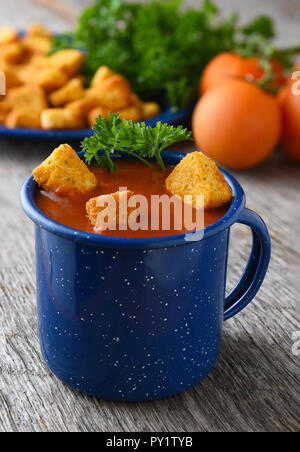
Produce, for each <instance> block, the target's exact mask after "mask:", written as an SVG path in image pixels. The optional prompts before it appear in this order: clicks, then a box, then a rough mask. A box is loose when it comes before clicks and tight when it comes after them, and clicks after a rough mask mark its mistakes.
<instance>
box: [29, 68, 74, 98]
mask: <svg viewBox="0 0 300 452" xmlns="http://www.w3.org/2000/svg"><path fill="white" fill-rule="evenodd" d="M67 82H68V77H67V75H66V74H65V73H64V72H63V71H61V70H60V69H57V68H54V67H46V68H44V69H41V70H40V71H36V76H35V79H34V83H36V84H37V85H39V86H40V87H41V88H43V89H44V90H45V91H47V92H51V91H55V90H57V89H60V88H62V87H63V86H64V85H66V84H67Z"/></svg>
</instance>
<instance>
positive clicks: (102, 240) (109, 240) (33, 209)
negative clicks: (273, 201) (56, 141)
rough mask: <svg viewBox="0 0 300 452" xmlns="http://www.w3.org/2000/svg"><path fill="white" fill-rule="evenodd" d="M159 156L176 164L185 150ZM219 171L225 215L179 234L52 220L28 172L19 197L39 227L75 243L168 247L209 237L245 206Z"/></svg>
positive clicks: (233, 184)
mask: <svg viewBox="0 0 300 452" xmlns="http://www.w3.org/2000/svg"><path fill="white" fill-rule="evenodd" d="M77 154H78V155H79V157H81V158H82V156H83V152H78V153H77ZM115 155H117V156H118V157H120V158H125V159H126V158H128V156H125V155H124V154H122V153H118V152H116V153H115ZM162 156H163V157H164V159H165V161H166V163H169V164H170V163H171V164H177V163H179V162H180V160H182V159H183V158H184V157H185V156H186V154H185V153H181V152H177V151H172V150H164V151H163V152H162ZM219 169H220V170H221V171H222V173H223V174H224V176H225V179H226V181H227V182H228V184H229V186H230V189H231V191H232V194H233V199H232V201H231V204H230V206H229V208H228V210H227V211H226V213H225V215H224V216H223V217H222V218H220V219H219V220H217V221H216V222H214V223H212V224H210V225H208V226H205V227H204V228H201V229H199V230H197V231H190V232H186V233H181V234H175V235H169V236H161V237H144V238H134V237H117V236H108V235H100V234H95V233H88V232H86V231H81V230H79V229H74V228H71V227H69V226H66V225H64V224H62V223H58V222H57V221H55V220H52V219H51V218H50V217H48V216H47V215H45V214H44V213H43V212H42V211H41V210H40V209H39V208H38V207H37V205H36V202H35V194H36V192H37V189H38V185H37V183H36V182H35V180H34V178H33V176H32V175H30V176H29V177H28V178H27V179H26V181H25V182H24V184H23V186H22V188H21V192H20V201H21V205H22V208H23V210H24V212H25V213H26V215H27V216H28V217H29V218H30V219H31V220H32V221H33V222H34V223H35V224H36V225H37V226H39V227H40V228H43V229H45V230H47V231H48V232H51V233H52V234H55V235H58V236H60V237H63V238H65V239H67V240H70V241H73V242H74V241H75V242H78V243H82V244H84V245H89V246H97V247H102V248H128V249H135V248H144V249H147V248H168V247H172V246H180V245H187V244H192V243H193V242H198V241H201V240H205V239H206V238H208V237H211V236H213V235H215V234H218V233H220V232H222V231H224V230H225V229H228V228H229V227H230V226H232V224H234V223H235V222H236V221H237V219H238V217H239V215H240V212H241V211H242V210H243V209H244V207H245V202H246V200H245V193H244V190H243V189H242V187H241V185H240V184H239V182H238V181H237V180H236V179H235V177H234V176H232V174H230V173H229V172H228V171H226V170H225V169H224V168H222V167H219ZM197 232H198V233H199V232H203V234H200V235H201V238H200V239H197V240H194V239H193V238H192V235H193V234H194V235H195V234H196V233H197Z"/></svg>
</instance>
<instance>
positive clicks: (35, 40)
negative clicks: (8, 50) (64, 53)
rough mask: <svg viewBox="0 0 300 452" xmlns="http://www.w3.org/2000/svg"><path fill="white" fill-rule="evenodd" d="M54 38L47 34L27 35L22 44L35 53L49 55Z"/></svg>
mask: <svg viewBox="0 0 300 452" xmlns="http://www.w3.org/2000/svg"><path fill="white" fill-rule="evenodd" d="M51 43H52V39H50V38H47V37H45V36H25V38H23V39H22V44H23V46H24V47H25V49H26V50H27V51H28V52H30V53H33V54H37V55H47V54H48V53H49V52H50V49H51Z"/></svg>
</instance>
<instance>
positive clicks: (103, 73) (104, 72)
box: [91, 66, 115, 87]
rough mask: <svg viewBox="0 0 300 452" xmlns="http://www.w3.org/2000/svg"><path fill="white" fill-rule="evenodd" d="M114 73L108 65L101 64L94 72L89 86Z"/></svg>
mask: <svg viewBox="0 0 300 452" xmlns="http://www.w3.org/2000/svg"><path fill="white" fill-rule="evenodd" d="M114 74H115V73H114V72H113V71H112V70H111V69H110V68H109V67H108V66H101V67H99V69H98V71H97V72H96V73H95V75H94V77H93V79H92V81H91V86H94V87H95V86H97V85H99V84H100V83H102V82H103V80H106V79H107V78H109V77H111V76H112V75H114Z"/></svg>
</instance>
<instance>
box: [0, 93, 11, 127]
mask: <svg viewBox="0 0 300 452" xmlns="http://www.w3.org/2000/svg"><path fill="white" fill-rule="evenodd" d="M10 111H11V106H10V105H9V104H8V103H7V102H6V100H5V99H4V101H2V102H0V124H4V123H5V121H6V118H7V116H8V115H9V113H10Z"/></svg>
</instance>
